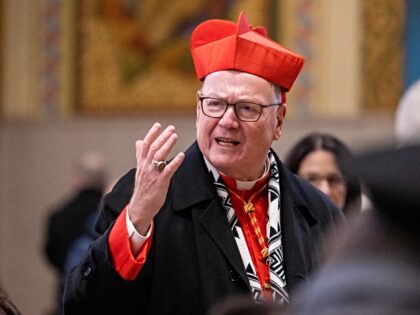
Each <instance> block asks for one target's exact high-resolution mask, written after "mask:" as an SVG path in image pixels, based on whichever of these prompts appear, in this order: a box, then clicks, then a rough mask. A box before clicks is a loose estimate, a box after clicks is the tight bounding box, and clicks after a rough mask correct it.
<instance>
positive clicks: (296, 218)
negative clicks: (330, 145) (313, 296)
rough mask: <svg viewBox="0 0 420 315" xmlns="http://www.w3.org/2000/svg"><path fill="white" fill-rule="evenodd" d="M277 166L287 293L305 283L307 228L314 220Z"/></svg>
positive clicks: (308, 248)
mask: <svg viewBox="0 0 420 315" xmlns="http://www.w3.org/2000/svg"><path fill="white" fill-rule="evenodd" d="M278 163H279V171H280V181H281V183H280V186H281V222H282V235H283V255H284V264H285V273H286V283H287V287H288V290H289V292H290V291H293V289H294V288H295V287H296V285H298V284H299V283H300V282H302V281H305V280H306V277H307V275H308V274H309V272H310V269H311V266H312V265H313V264H312V252H311V251H312V250H311V244H312V240H311V232H310V231H311V226H312V225H314V224H316V219H315V218H314V216H313V215H312V213H311V211H310V209H309V208H308V206H307V204H306V203H305V201H304V200H302V198H301V197H300V196H299V193H298V192H296V191H295V190H294V189H293V187H295V186H296V185H295V184H294V183H293V181H295V179H294V178H292V177H293V175H292V174H291V173H290V171H288V170H287V169H286V168H285V167H284V166H282V164H281V162H280V161H278Z"/></svg>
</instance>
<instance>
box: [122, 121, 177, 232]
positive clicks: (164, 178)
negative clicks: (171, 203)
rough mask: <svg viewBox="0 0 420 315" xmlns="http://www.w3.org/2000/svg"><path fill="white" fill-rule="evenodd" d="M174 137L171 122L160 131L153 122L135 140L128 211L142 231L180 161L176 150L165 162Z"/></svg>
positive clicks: (137, 227)
mask: <svg viewBox="0 0 420 315" xmlns="http://www.w3.org/2000/svg"><path fill="white" fill-rule="evenodd" d="M177 138H178V136H177V134H176V133H175V127H174V126H168V127H167V128H166V129H165V130H164V131H163V132H161V125H160V124H159V123H155V124H154V125H153V126H152V128H151V129H150V130H149V132H148V133H147V135H146V137H144V139H143V140H138V141H137V142H136V159H137V171H136V178H135V184H134V192H133V196H132V197H131V200H130V204H129V207H128V215H129V217H130V220H131V221H132V222H133V224H134V226H135V227H136V229H137V231H138V232H139V233H141V234H143V235H145V234H146V233H147V230H148V229H149V227H150V223H151V222H152V220H153V218H154V216H155V215H156V214H157V213H158V212H159V209H160V208H161V207H162V206H163V203H164V202H165V198H166V194H167V193H168V188H169V182H170V180H171V178H172V176H173V175H174V173H175V171H176V170H177V169H178V167H179V166H180V165H181V163H182V162H183V161H184V157H185V156H184V153H183V152H180V153H178V154H177V155H176V156H175V157H174V158H173V159H172V161H171V162H170V163H167V162H166V159H167V158H168V155H169V153H170V152H171V150H172V148H173V146H174V145H175V142H176V140H177Z"/></svg>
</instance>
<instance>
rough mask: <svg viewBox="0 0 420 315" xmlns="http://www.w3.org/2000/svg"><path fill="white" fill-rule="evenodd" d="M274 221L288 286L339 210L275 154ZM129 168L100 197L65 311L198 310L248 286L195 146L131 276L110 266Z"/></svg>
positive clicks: (307, 264)
mask: <svg viewBox="0 0 420 315" xmlns="http://www.w3.org/2000/svg"><path fill="white" fill-rule="evenodd" d="M277 162H278V164H279V172H280V181H281V182H280V187H281V223H282V234H283V246H284V249H283V250H284V256H285V271H286V281H287V286H288V289H289V291H291V290H293V289H294V288H295V287H296V285H297V284H298V283H299V282H301V281H303V280H305V279H306V277H307V276H308V274H309V273H310V272H311V270H312V268H313V267H314V266H315V264H316V261H315V256H314V255H313V254H314V253H313V250H314V244H315V242H316V241H317V240H319V238H321V237H322V234H323V232H324V230H325V229H326V228H327V226H329V225H331V224H332V223H334V221H336V219H340V218H341V217H342V216H341V212H339V211H338V210H337V208H335V207H334V205H333V204H332V203H331V202H330V201H329V200H328V198H327V197H326V196H325V195H323V194H322V193H320V192H319V191H318V190H316V189H315V188H313V187H312V186H311V185H310V184H309V183H307V182H304V181H303V180H301V179H299V178H297V177H296V176H295V175H293V174H292V173H291V172H289V171H288V170H287V169H285V168H284V167H283V166H282V164H281V162H280V161H279V160H278V159H277ZM134 176H135V171H134V170H132V171H130V172H129V173H128V174H127V175H125V176H124V177H123V178H122V179H121V180H120V181H119V182H118V183H117V185H116V186H115V188H114V189H113V191H112V192H111V193H110V194H109V195H108V196H107V197H106V198H105V202H104V209H103V211H102V219H101V220H100V221H99V222H98V230H99V232H101V233H102V232H104V234H103V235H102V236H101V237H100V238H98V239H97V240H96V241H95V243H94V245H93V246H92V247H91V249H90V252H89V255H88V256H87V257H86V259H85V260H84V261H83V262H82V263H81V264H80V265H79V266H78V267H77V268H76V269H75V270H73V272H72V274H71V275H70V277H69V279H68V282H67V290H66V294H65V301H64V302H65V314H205V313H206V312H207V311H208V308H209V307H210V306H211V305H212V304H214V303H215V302H218V301H220V300H222V299H224V298H226V297H228V296H231V295H236V294H244V293H249V292H250V286H249V282H248V279H247V276H246V274H245V270H244V266H243V263H242V260H241V256H240V254H239V251H238V248H237V246H236V243H235V240H234V238H233V235H232V232H231V230H230V228H229V224H228V221H227V218H226V214H225V210H224V208H223V207H222V204H221V201H220V198H219V197H218V195H217V192H216V190H215V188H214V185H213V183H212V180H211V177H210V175H209V173H208V170H207V168H206V166H205V163H204V160H203V157H202V154H201V152H200V151H199V148H198V146H197V144H196V143H195V144H193V145H192V146H191V147H190V148H189V149H188V151H187V152H186V158H185V161H184V162H183V164H182V165H181V167H180V168H179V169H178V171H177V172H176V174H175V175H174V177H173V178H172V180H171V184H170V187H169V192H168V195H167V199H166V201H165V204H164V206H163V207H162V209H161V210H160V212H159V213H158V215H157V216H156V217H155V219H154V223H155V229H154V236H153V242H152V247H151V250H150V252H149V255H148V257H147V261H146V263H145V265H144V267H143V269H142V271H141V272H140V274H139V275H138V277H137V278H136V279H135V280H134V281H130V282H128V281H124V280H123V279H122V278H121V277H120V276H119V275H118V274H117V273H116V271H115V270H114V269H113V267H112V264H111V257H110V253H109V250H108V248H107V238H108V234H109V231H110V225H112V222H113V221H114V220H115V218H116V217H117V215H118V214H119V212H121V210H122V209H123V208H124V206H125V205H126V204H127V203H128V202H129V199H130V197H131V194H132V191H133V184H134Z"/></svg>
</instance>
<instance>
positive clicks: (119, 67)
mask: <svg viewBox="0 0 420 315" xmlns="http://www.w3.org/2000/svg"><path fill="white" fill-rule="evenodd" d="M268 2H269V1H268V0H262V1H261V0H260V1H250V0H240V1H232V0H226V1H213V0H171V1H170V2H169V1H165V0H145V1H141V2H140V1H139V2H127V3H125V4H124V1H114V0H112V1H111V0H103V1H97V0H84V1H80V5H81V7H80V16H81V20H79V21H80V30H79V39H80V42H79V47H78V67H79V71H78V82H77V85H76V89H77V91H78V104H79V106H80V108H81V111H82V112H95V113H99V112H100V113H104V112H105V113H107V112H121V113H127V112H130V111H139V110H141V111H142V112H144V111H146V112H147V111H155V110H164V111H183V112H186V111H189V112H192V111H194V108H195V103H194V102H195V91H196V90H197V89H198V88H199V85H200V84H199V81H198V80H197V79H196V77H195V74H194V70H193V66H192V60H191V57H190V53H189V35H190V33H191V30H192V28H193V26H194V25H196V24H198V23H199V22H200V21H201V20H203V19H206V18H208V17H209V16H211V17H218V18H220V17H225V18H228V19H230V20H233V21H236V19H237V17H238V14H239V10H240V9H242V10H244V11H246V12H247V14H248V17H249V19H250V22H251V24H253V25H260V24H262V23H261V22H262V21H265V20H266V18H267V15H268V14H269V6H268ZM130 3H131V4H133V7H130ZM203 16H207V17H206V18H203Z"/></svg>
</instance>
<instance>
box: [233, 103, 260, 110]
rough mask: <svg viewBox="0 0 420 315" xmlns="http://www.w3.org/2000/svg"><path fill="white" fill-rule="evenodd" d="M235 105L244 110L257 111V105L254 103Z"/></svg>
mask: <svg viewBox="0 0 420 315" xmlns="http://www.w3.org/2000/svg"><path fill="white" fill-rule="evenodd" d="M237 106H239V109H240V110H241V111H244V112H258V106H255V105H254V104H248V103H239V104H238V105H237Z"/></svg>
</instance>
